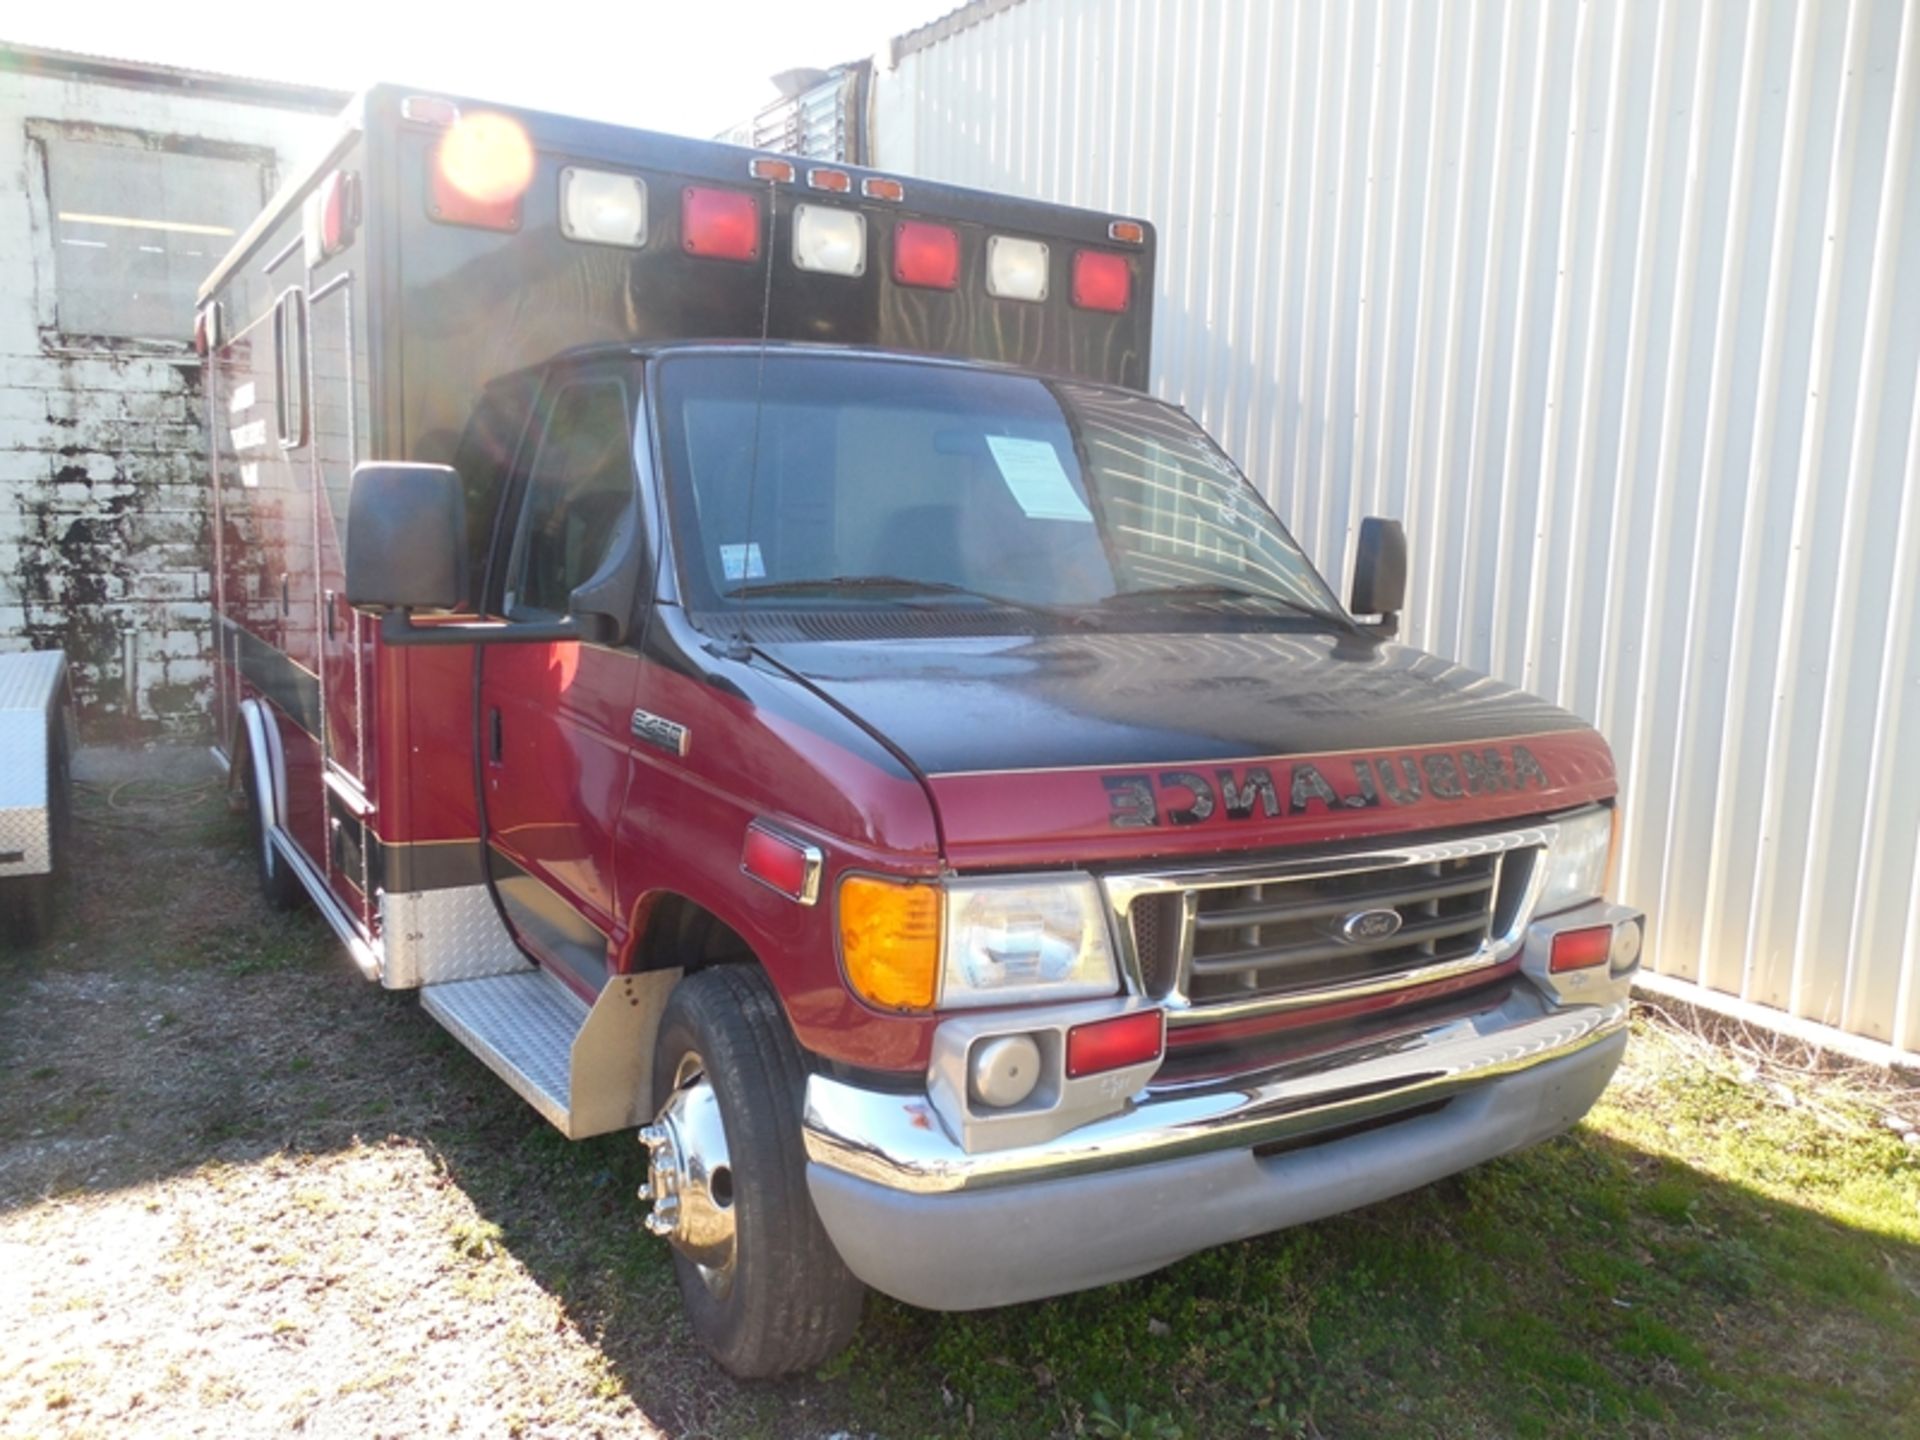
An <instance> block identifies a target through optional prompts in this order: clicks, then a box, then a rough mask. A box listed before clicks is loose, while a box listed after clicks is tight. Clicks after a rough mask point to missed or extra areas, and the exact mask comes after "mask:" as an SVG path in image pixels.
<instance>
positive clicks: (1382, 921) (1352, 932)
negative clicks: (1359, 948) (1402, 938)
mask: <svg viewBox="0 0 1920 1440" xmlns="http://www.w3.org/2000/svg"><path fill="white" fill-rule="evenodd" d="M1400 924H1401V921H1400V912H1399V911H1398V910H1356V911H1354V912H1353V914H1351V915H1349V916H1347V917H1346V918H1345V919H1343V920H1342V921H1341V922H1340V933H1341V935H1343V936H1344V937H1345V938H1346V939H1348V940H1352V941H1354V942H1355V943H1356V944H1362V943H1366V942H1369V941H1373V940H1387V939H1391V938H1392V937H1393V936H1395V935H1398V934H1399V933H1400Z"/></svg>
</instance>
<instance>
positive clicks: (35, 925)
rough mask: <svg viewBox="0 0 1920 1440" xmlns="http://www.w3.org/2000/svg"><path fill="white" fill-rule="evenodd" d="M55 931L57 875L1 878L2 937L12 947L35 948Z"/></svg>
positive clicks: (0, 918)
mask: <svg viewBox="0 0 1920 1440" xmlns="http://www.w3.org/2000/svg"><path fill="white" fill-rule="evenodd" d="M52 930H53V877H52V876H51V875H17V876H14V877H12V878H11V879H7V880H0V937H4V939H5V942H6V944H5V948H6V949H9V950H31V949H33V948H34V947H35V946H36V945H38V944H40V943H41V942H42V941H43V940H45V939H46V938H47V936H48V935H49V934H50V933H51V932H52Z"/></svg>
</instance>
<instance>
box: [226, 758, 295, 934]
mask: <svg viewBox="0 0 1920 1440" xmlns="http://www.w3.org/2000/svg"><path fill="white" fill-rule="evenodd" d="M240 784H241V786H242V788H243V789H244V790H245V791H246V794H247V838H248V839H249V840H251V841H252V842H253V870H254V874H255V876H256V877H257V878H258V879H259V881H260V894H261V895H262V896H263V897H264V898H265V900H266V902H267V904H268V905H269V906H270V907H272V908H273V909H275V910H297V909H299V908H300V902H301V901H302V900H304V899H306V889H305V887H304V886H302V885H301V883H300V877H299V876H298V875H295V874H294V873H293V871H292V870H290V869H288V868H287V862H286V860H285V858H284V857H283V856H282V855H281V854H280V852H279V851H278V850H276V849H274V848H273V842H272V840H271V838H270V831H269V824H268V821H267V807H266V802H265V801H264V800H263V799H262V797H261V796H260V794H259V787H258V785H257V784H256V783H255V780H254V774H253V751H252V749H251V747H249V748H248V749H246V750H243V751H242V752H241V754H240Z"/></svg>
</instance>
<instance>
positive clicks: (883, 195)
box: [860, 175, 907, 200]
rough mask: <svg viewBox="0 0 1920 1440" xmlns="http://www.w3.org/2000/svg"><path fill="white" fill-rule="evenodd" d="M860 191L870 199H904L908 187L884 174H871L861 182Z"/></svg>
mask: <svg viewBox="0 0 1920 1440" xmlns="http://www.w3.org/2000/svg"><path fill="white" fill-rule="evenodd" d="M860 193H861V194H862V195H864V196H866V197H867V198H868V199H869V200H904V199H906V198H907V187H906V186H904V185H902V184H901V183H900V182H899V181H898V180H889V179H888V178H887V177H886V176H884V175H869V176H867V178H866V179H864V180H862V181H861V182H860Z"/></svg>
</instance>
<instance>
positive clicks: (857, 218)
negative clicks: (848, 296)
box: [793, 205, 867, 275]
mask: <svg viewBox="0 0 1920 1440" xmlns="http://www.w3.org/2000/svg"><path fill="white" fill-rule="evenodd" d="M793 263H794V265H795V266H796V267H797V268H799V269H801V270H819V271H824V272H825V273H826V274H829V275H863V274H865V273H866V269H867V221H866V217H865V216H864V215H862V214H860V212H859V211H857V210H836V209H834V208H832V207H831V206H828V205H796V206H794V207H793Z"/></svg>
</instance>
